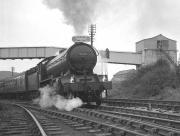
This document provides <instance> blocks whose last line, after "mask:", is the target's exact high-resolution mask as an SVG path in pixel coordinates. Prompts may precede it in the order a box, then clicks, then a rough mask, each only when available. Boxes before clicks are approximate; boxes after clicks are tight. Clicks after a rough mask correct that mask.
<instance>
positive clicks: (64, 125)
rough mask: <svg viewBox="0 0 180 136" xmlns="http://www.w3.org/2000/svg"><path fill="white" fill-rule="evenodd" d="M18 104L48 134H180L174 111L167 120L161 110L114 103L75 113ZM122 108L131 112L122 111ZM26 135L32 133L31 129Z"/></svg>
mask: <svg viewBox="0 0 180 136" xmlns="http://www.w3.org/2000/svg"><path fill="white" fill-rule="evenodd" d="M18 106H20V107H19V108H23V109H27V110H28V111H29V112H31V114H33V115H34V117H35V118H36V120H37V121H38V122H39V124H40V126H41V128H42V130H43V131H44V133H45V134H46V135H47V136H49V135H58V136H61V135H63V136H71V135H73V136H84V135H86V136H119V135H120V136H151V135H152V136H154V135H155V136H180V118H179V117H180V116H178V115H174V114H172V115H170V114H168V117H170V118H173V119H167V118H166V117H167V115H166V114H165V115H164V116H161V117H160V118H159V117H158V116H160V115H159V114H161V115H162V113H159V114H158V113H155V114H152V113H153V112H150V111H140V110H134V111H135V112H134V111H133V110H132V109H125V108H124V109H123V108H120V107H113V106H100V107H98V108H95V109H87V108H77V109H74V110H73V111H72V112H66V111H58V110H56V109H41V108H39V107H37V106H35V105H30V104H27V103H21V104H20V103H19V105H18ZM123 110H124V111H126V110H127V112H129V113H127V112H122V111H123ZM128 110H130V111H128ZM119 111H121V112H119ZM138 111H139V112H138ZM143 112H149V113H151V114H147V113H143ZM137 113H141V114H143V116H142V115H140V114H137ZM146 114H147V115H146ZM150 115H153V116H150ZM155 115H158V116H155ZM164 117H165V118H164ZM178 119H179V120H178ZM28 123H29V122H28ZM30 124H31V123H30ZM31 126H32V125H31ZM34 126H35V125H34ZM33 129H35V128H33ZM2 130H3V129H2ZM30 130H31V131H30V132H34V131H33V130H32V129H30ZM36 130H37V128H36ZM3 131H4V130H3ZM35 132H36V133H37V132H39V131H35ZM27 134H28V135H30V133H29V132H27ZM22 135H23V134H22ZM33 135H36V134H33ZM38 135H41V134H39V133H38Z"/></svg>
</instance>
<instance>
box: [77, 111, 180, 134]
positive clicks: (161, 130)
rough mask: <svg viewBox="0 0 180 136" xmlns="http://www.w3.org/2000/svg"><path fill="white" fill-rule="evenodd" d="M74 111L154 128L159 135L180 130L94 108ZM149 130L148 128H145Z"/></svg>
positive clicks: (121, 122)
mask: <svg viewBox="0 0 180 136" xmlns="http://www.w3.org/2000/svg"><path fill="white" fill-rule="evenodd" d="M74 111H75V112H79V113H81V112H82V113H86V114H87V115H89V116H94V117H98V118H102V119H106V120H109V121H111V122H114V123H118V124H122V125H124V124H125V125H128V126H130V127H135V128H138V129H139V127H138V126H143V127H141V129H142V130H145V129H150V131H153V130H154V129H156V130H158V132H156V133H158V134H160V135H166V134H167V133H168V134H172V133H173V134H175V135H180V130H179V129H175V128H171V127H165V126H162V125H159V124H155V123H149V122H144V121H139V120H135V119H132V118H131V119H130V118H125V117H119V116H117V115H112V114H107V113H102V112H99V111H95V110H90V109H82V108H77V109H74ZM147 131H149V130H147Z"/></svg>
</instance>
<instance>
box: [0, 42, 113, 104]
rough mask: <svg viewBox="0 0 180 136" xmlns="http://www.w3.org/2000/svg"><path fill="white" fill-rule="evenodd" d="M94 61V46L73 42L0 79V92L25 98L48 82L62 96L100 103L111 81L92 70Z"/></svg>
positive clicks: (95, 61)
mask: <svg viewBox="0 0 180 136" xmlns="http://www.w3.org/2000/svg"><path fill="white" fill-rule="evenodd" d="M96 63H97V51H96V50H95V49H94V47H93V46H91V45H89V44H87V43H83V42H75V43H74V44H73V45H72V46H71V47H70V48H68V49H66V50H64V51H62V52H60V53H59V54H58V55H57V56H52V57H49V58H45V59H44V60H42V61H41V62H40V63H39V64H38V65H37V66H36V67H33V68H31V69H29V70H27V71H25V72H24V73H22V74H20V75H18V76H16V77H11V78H9V79H6V80H1V81H0V94H7V93H8V94H10V95H11V96H12V97H13V96H17V97H18V96H21V97H22V96H26V97H28V96H33V95H34V94H37V92H38V91H37V90H38V89H39V88H42V87H45V86H47V85H49V86H51V87H53V88H54V89H55V91H56V92H57V93H58V94H60V95H62V96H64V97H66V98H73V97H79V98H81V99H82V100H83V101H84V102H87V103H89V102H96V104H97V105H100V104H101V94H102V92H103V91H105V90H108V89H111V88H112V83H111V82H110V81H108V80H107V75H97V74H95V73H94V72H93V69H94V67H95V65H96ZM1 96H3V95H1ZM6 96H7V95H6Z"/></svg>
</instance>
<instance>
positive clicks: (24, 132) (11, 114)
mask: <svg viewBox="0 0 180 136" xmlns="http://www.w3.org/2000/svg"><path fill="white" fill-rule="evenodd" d="M0 107H1V109H0V122H1V123H0V134H1V135H2V136H34V135H42V136H46V135H45V134H44V132H43V130H42V128H41V126H40V124H39V123H38V121H37V120H36V118H35V117H34V116H33V115H32V114H31V113H30V112H29V110H27V109H25V108H23V107H20V106H18V105H16V106H15V105H10V104H5V105H4V103H3V104H0Z"/></svg>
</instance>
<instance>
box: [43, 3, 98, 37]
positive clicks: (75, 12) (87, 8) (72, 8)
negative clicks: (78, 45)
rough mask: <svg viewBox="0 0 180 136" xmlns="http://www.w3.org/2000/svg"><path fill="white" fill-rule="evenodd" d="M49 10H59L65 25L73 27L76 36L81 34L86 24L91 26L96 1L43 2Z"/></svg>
mask: <svg viewBox="0 0 180 136" xmlns="http://www.w3.org/2000/svg"><path fill="white" fill-rule="evenodd" d="M44 3H45V4H46V5H47V6H48V7H49V8H51V9H59V10H60V11H61V12H62V13H63V15H64V18H65V19H66V23H67V24H70V25H72V26H73V27H74V30H75V32H76V33H77V34H82V33H83V31H84V30H85V28H86V27H87V25H88V24H91V23H92V21H93V19H94V15H95V9H96V5H97V3H98V1H97V0H44Z"/></svg>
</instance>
